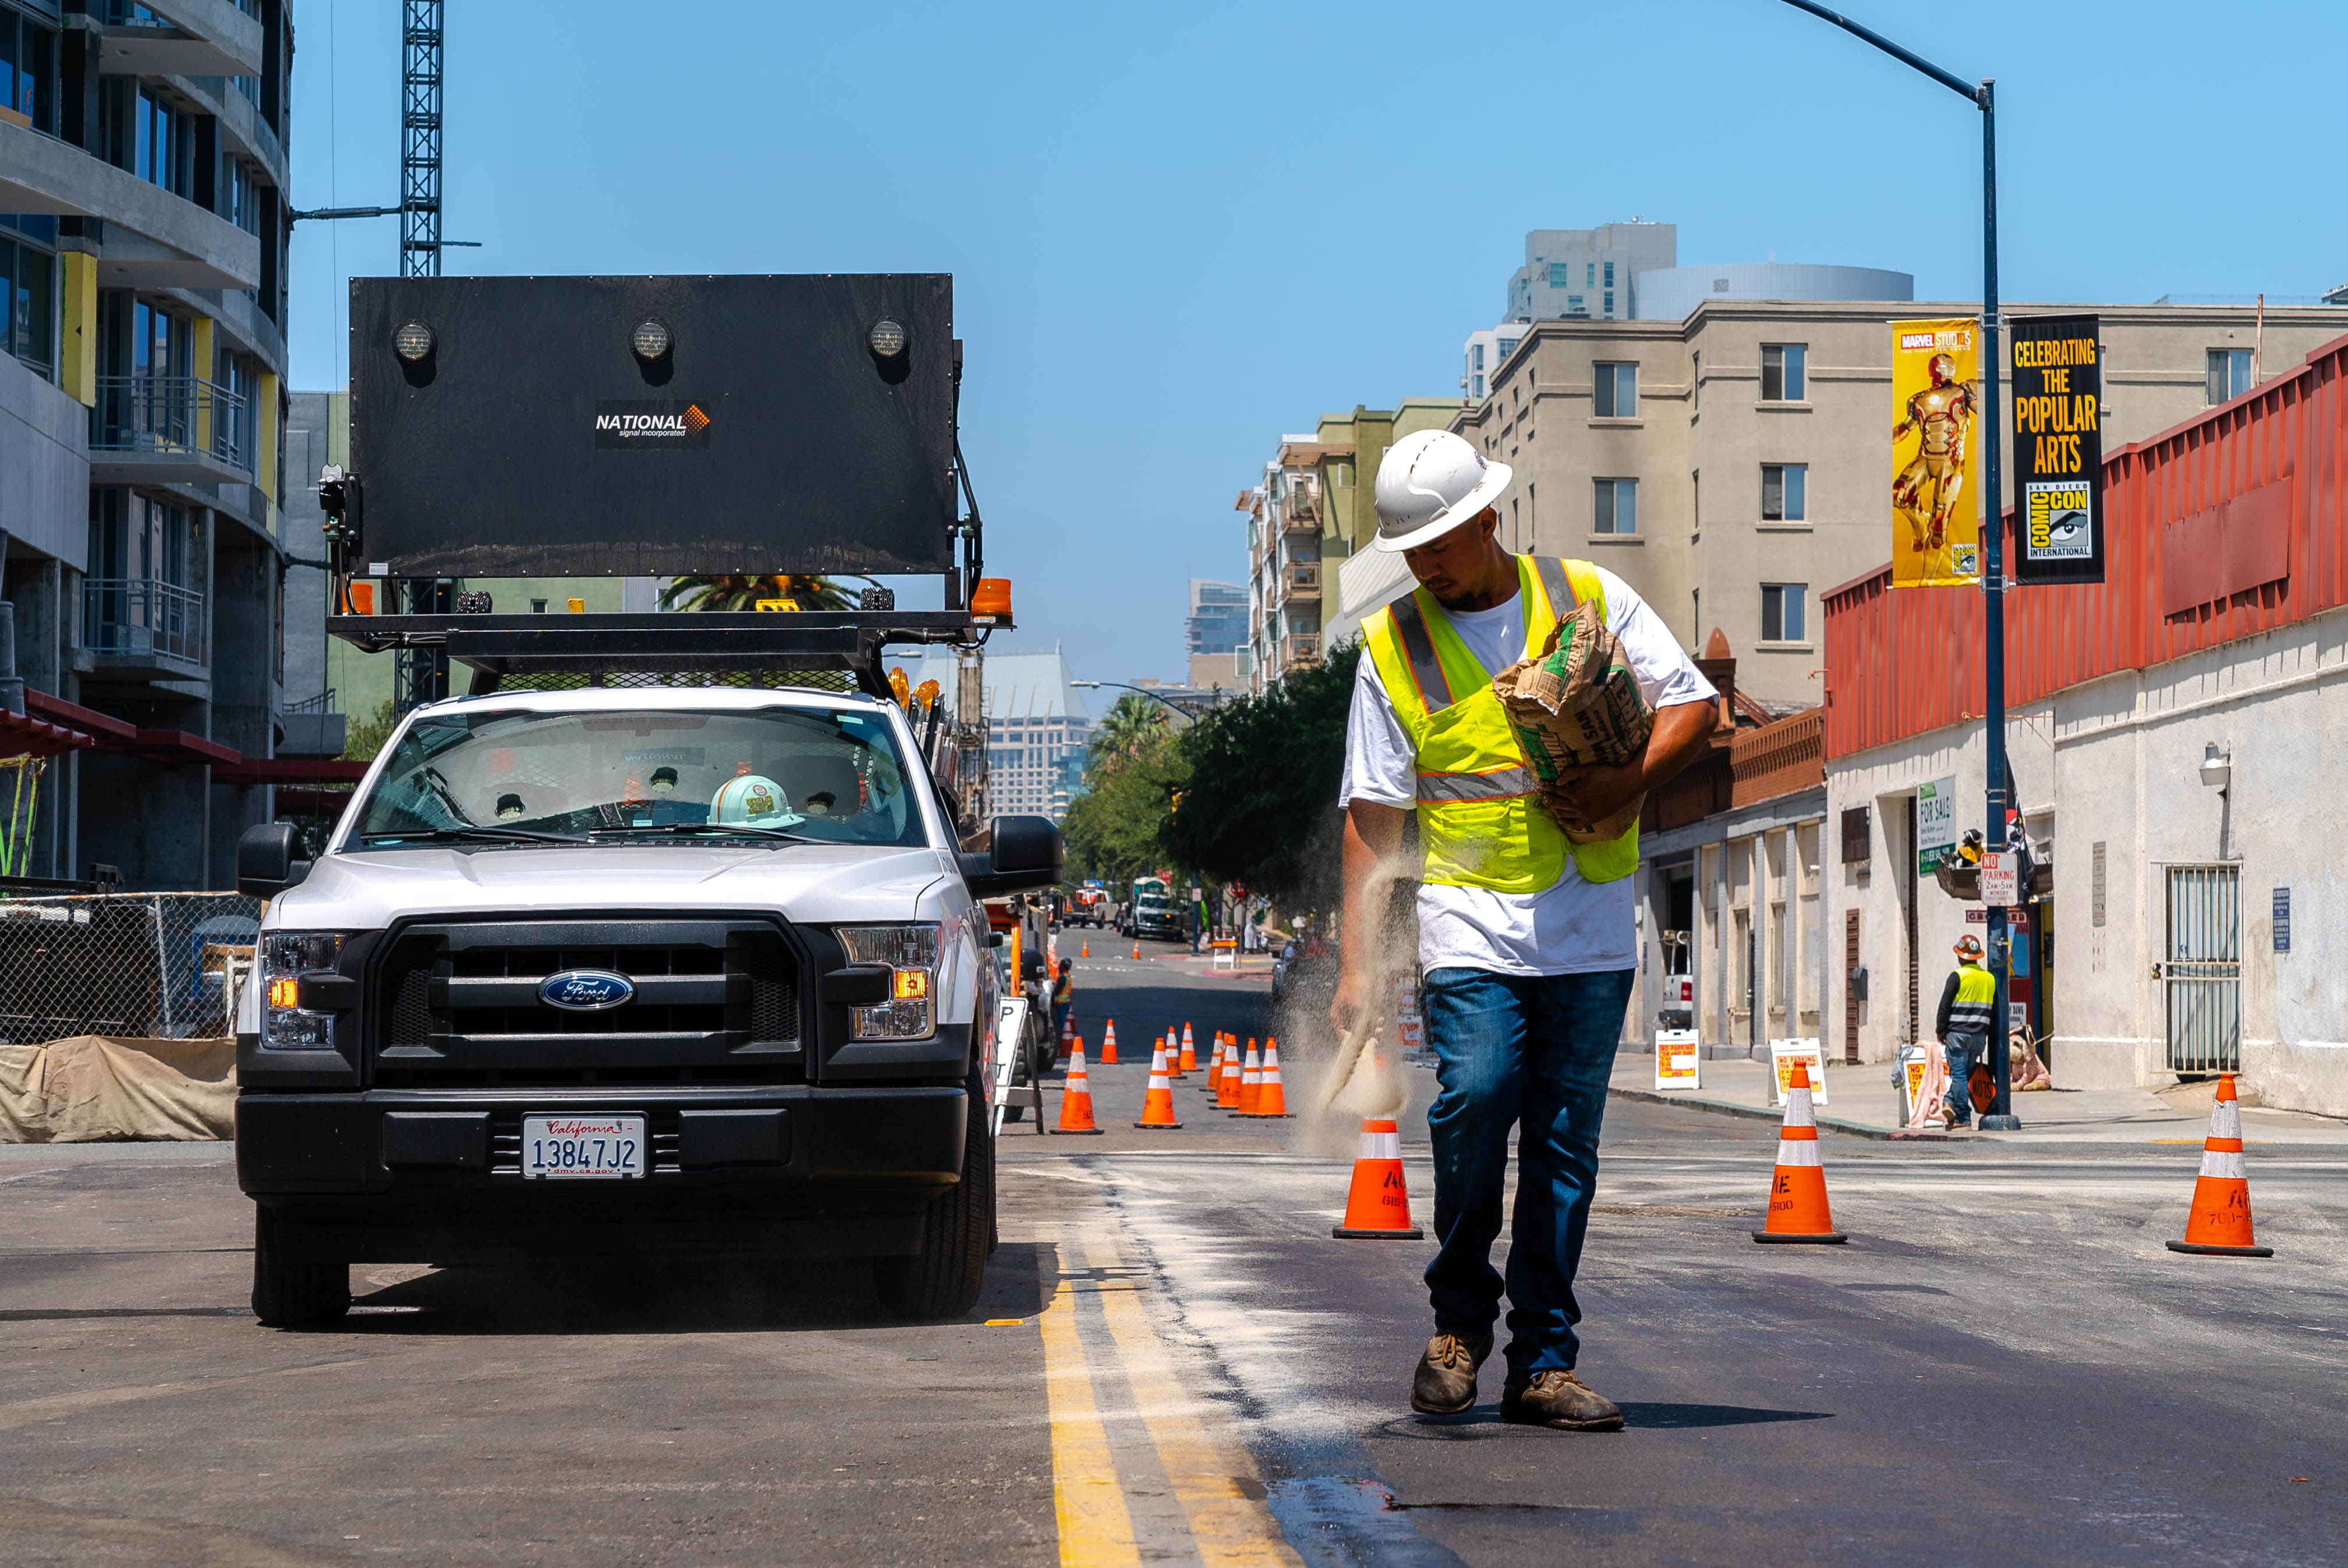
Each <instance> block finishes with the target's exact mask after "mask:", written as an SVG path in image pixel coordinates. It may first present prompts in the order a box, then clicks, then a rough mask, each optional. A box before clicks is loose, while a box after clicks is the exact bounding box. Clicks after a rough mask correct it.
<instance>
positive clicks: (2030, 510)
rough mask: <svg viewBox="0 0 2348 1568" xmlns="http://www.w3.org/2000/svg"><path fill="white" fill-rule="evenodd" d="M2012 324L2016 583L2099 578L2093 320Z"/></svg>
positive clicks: (2097, 353) (2099, 446)
mask: <svg viewBox="0 0 2348 1568" xmlns="http://www.w3.org/2000/svg"><path fill="white" fill-rule="evenodd" d="M2011 324H2012V326H2013V505H2014V516H2013V556H2012V558H2011V561H2012V571H2013V577H2014V578H2015V579H2016V580H2018V581H2021V582H2101V581H2103V580H2104V485H2103V479H2104V423H2103V403H2104V396H2103V394H2104V365H2103V351H2102V345H2101V344H2100V343H2097V342H2096V318H2095V317H2094V316H2024V317H2022V318H2021V319H2019V320H2017V321H2014V322H2013V323H2011Z"/></svg>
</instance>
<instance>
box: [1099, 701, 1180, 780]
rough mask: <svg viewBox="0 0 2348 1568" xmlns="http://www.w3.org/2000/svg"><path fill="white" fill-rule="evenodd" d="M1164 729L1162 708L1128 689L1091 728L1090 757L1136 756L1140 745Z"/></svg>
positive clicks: (1146, 742)
mask: <svg viewBox="0 0 2348 1568" xmlns="http://www.w3.org/2000/svg"><path fill="white" fill-rule="evenodd" d="M1163 733H1166V711H1165V710H1164V709H1163V708H1161V707H1159V705H1158V704H1157V703H1155V702H1151V701H1150V700H1149V699H1148V698H1147V697H1144V696H1141V695H1139V694H1138V693H1136V692H1127V693H1126V694H1125V695H1124V696H1122V697H1119V698H1118V699H1117V701H1116V702H1114V703H1112V704H1111V705H1110V707H1109V711H1108V712H1106V713H1104V714H1102V715H1101V722H1100V724H1099V726H1098V727H1097V729H1095V730H1094V731H1093V743H1092V753H1093V758H1094V761H1095V763H1096V764H1105V763H1107V762H1109V761H1110V760H1112V759H1114V758H1117V757H1135V756H1139V755H1140V754H1141V749H1142V747H1144V746H1146V745H1148V743H1150V742H1152V741H1154V740H1156V739H1157V738H1158V737H1159V735H1161V734H1163Z"/></svg>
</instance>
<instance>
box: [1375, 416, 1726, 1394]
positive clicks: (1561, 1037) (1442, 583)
mask: <svg viewBox="0 0 2348 1568" xmlns="http://www.w3.org/2000/svg"><path fill="white" fill-rule="evenodd" d="M1509 478H1510V474H1509V468H1508V466H1507V465H1505V464H1501V463H1491V462H1487V461H1486V460H1485V459H1484V457H1483V456H1482V455H1481V454H1479V453H1478V452H1477V451H1476V449H1475V448H1474V447H1472V446H1469V445H1468V443H1467V442H1466V441H1464V440H1462V439H1460V438H1459V437H1458V436H1454V435H1451V434H1450V433H1448V432H1446V431H1421V432H1418V433H1416V434H1414V435H1411V436H1405V437H1404V438H1403V439H1402V440H1401V441H1399V442H1397V443H1395V446H1393V447H1392V448H1390V449H1389V450H1388V451H1387V453H1386V455H1385V460H1384V461H1383V462H1381V463H1380V464H1379V466H1378V474H1377V483H1376V487H1375V506H1376V508H1377V517H1378V534H1377V541H1376V543H1377V548H1380V549H1383V550H1389V551H1398V552H1400V553H1401V555H1402V557H1403V559H1404V561H1405V562H1406V564H1407V565H1408V566H1409V568H1410V570H1411V575H1412V576H1413V577H1415V578H1416V579H1418V587H1417V589H1416V591H1415V592H1413V593H1411V594H1410V595H1409V596H1408V597H1406V598H1405V599H1402V600H1397V601H1396V602H1395V604H1393V605H1392V606H1390V607H1388V608H1387V609H1385V610H1379V611H1378V612H1377V613H1376V614H1375V615H1373V616H1372V617H1371V618H1370V619H1369V620H1368V621H1367V622H1366V623H1365V625H1364V627H1363V645H1364V651H1363V658H1362V661H1361V667H1360V672H1359V674H1358V675H1357V676H1356V679H1355V684H1354V702H1353V710H1352V714H1351V717H1350V720H1349V723H1348V727H1347V734H1346V751H1345V771H1344V784H1343V785H1342V786H1341V791H1340V795H1339V799H1340V802H1341V804H1343V805H1344V809H1345V813H1346V822H1345V833H1344V897H1345V903H1344V930H1343V933H1342V936H1343V938H1344V953H1343V961H1342V967H1341V969H1340V972H1339V979H1338V984H1337V990H1336V997H1335V999H1334V1002H1333V1003H1332V1004H1331V1007H1330V1009H1329V1010H1330V1018H1331V1020H1332V1021H1333V1022H1334V1024H1335V1025H1336V1027H1337V1030H1338V1031H1339V1033H1340V1035H1341V1036H1342V1035H1344V1033H1345V1032H1346V1031H1347V1030H1350V1029H1351V1027H1352V1026H1353V1025H1354V1021H1355V1020H1357V1019H1358V1018H1360V1017H1361V1016H1362V1014H1363V1013H1364V1011H1365V1009H1372V1008H1374V1007H1375V1005H1376V1003H1375V990H1376V988H1377V986H1378V983H1379V977H1378V975H1377V974H1376V972H1375V966H1376V952H1377V948H1378V946H1379V936H1380V932H1379V930H1378V923H1379V918H1380V917H1381V915H1382V914H1383V912H1384V909H1385V890H1386V888H1387V887H1388V886H1390V884H1389V882H1388V880H1387V876H1388V874H1389V873H1388V868H1390V867H1391V866H1392V863H1393V862H1394V861H1395V859H1396V858H1397V857H1398V856H1401V855H1402V854H1403V845H1404V828H1405V826H1406V825H1407V823H1408V821H1409V818H1410V816H1411V815H1412V814H1413V813H1414V812H1416V815H1417V819H1418V845H1417V847H1416V851H1414V852H1413V853H1412V855H1411V859H1410V864H1409V865H1408V866H1406V867H1404V868H1403V869H1402V872H1401V874H1402V875H1404V876H1419V877H1421V878H1422V879H1423V880H1422V885H1421V886H1420V889H1419V892H1418V896H1417V897H1418V904H1417V912H1418V927H1419V939H1418V963H1419V968H1420V969H1421V971H1422V972H1423V974H1424V976H1425V988H1424V994H1425V1006H1424V1013H1425V1020H1426V1037H1427V1040H1428V1042H1429V1043H1430V1044H1431V1045H1432V1046H1433V1047H1434V1049H1435V1052H1436V1055H1437V1063H1438V1065H1437V1083H1438V1085H1439V1087H1438V1091H1437V1095H1436V1099H1435V1103H1434V1104H1433V1106H1432V1107H1430V1108H1429V1110H1428V1112H1427V1130H1428V1132H1429V1133H1430V1134H1431V1135H1432V1138H1433V1141H1434V1144H1435V1227H1436V1235H1437V1242H1438V1244H1439V1248H1438V1250H1437V1254H1436V1256H1435V1261H1434V1262H1433V1263H1431V1264H1430V1265H1428V1266H1427V1270H1426V1287H1427V1295H1428V1297H1429V1300H1430V1301H1431V1303H1432V1305H1433V1307H1434V1309H1435V1330H1436V1331H1435V1337H1434V1338H1433V1339H1431V1340H1430V1341H1429V1342H1428V1344H1427V1348H1426V1355H1425V1356H1423V1357H1422V1358H1420V1360H1419V1364H1418V1368H1417V1371H1416V1374H1415V1376H1414V1378H1413V1379H1412V1383H1411V1394H1410V1402H1411V1407H1412V1408H1413V1409H1416V1410H1420V1411H1423V1412H1426V1413H1429V1414H1439V1415H1449V1414H1457V1413H1459V1412H1461V1411H1464V1410H1467V1409H1469V1408H1470V1407H1472V1406H1473V1405H1474V1403H1475V1401H1476V1374H1477V1370H1478V1368H1479V1367H1480V1366H1481V1365H1482V1363H1483V1361H1484V1358H1486V1357H1487V1356H1488V1355H1489V1354H1490V1352H1491V1348H1492V1337H1493V1325H1494V1323H1495V1321H1496V1319H1497V1318H1498V1315H1499V1299H1500V1295H1501V1291H1502V1289H1503V1286H1504V1285H1505V1288H1506V1290H1507V1293H1508V1296H1509V1307H1510V1310H1509V1335H1510V1340H1509V1347H1508V1351H1507V1360H1508V1374H1507V1378H1506V1379H1505V1383H1504V1386H1503V1389H1502V1392H1501V1399H1500V1415H1501V1419H1504V1420H1509V1421H1516V1422H1520V1423H1524V1424H1528V1425H1536V1426H1550V1427H1560V1428H1565V1429H1569V1430H1584V1431H1612V1430H1617V1429H1619V1428H1620V1427H1621V1426H1622V1411H1621V1410H1620V1409H1617V1408H1616V1406H1615V1405H1614V1403H1613V1402H1612V1400H1610V1399H1606V1398H1605V1397H1603V1396H1602V1395H1601V1394H1598V1393H1596V1392H1595V1391H1593V1390H1592V1389H1590V1388H1589V1387H1588V1386H1587V1385H1585V1384H1583V1383H1582V1382H1581V1379H1580V1378H1578V1377H1577V1376H1576V1375H1575V1371H1574V1368H1575V1365H1576V1362H1577V1361H1578V1359H1579V1358H1580V1353H1581V1342H1580V1340H1579V1338H1578V1337H1576V1335H1575V1333H1574V1325H1575V1324H1576V1323H1578V1322H1579V1321H1580V1320H1581V1307H1579V1306H1578V1305H1576V1303H1575V1301H1574V1296H1573V1277H1574V1272H1575V1269H1576V1267H1577V1266H1578V1265H1579V1263H1580V1260H1581V1246H1582V1237H1583V1233H1584V1231H1585V1230H1586V1228H1587V1226H1588V1224H1589V1217H1590V1201H1591V1192H1592V1189H1593V1187H1594V1185H1595V1183H1596V1178H1597V1170H1598V1134H1599V1122H1600V1118H1601V1115H1602V1113H1603V1112H1604V1110H1605V1104H1606V1084H1607V1079H1608V1077H1609V1075H1610V1073H1611V1071H1612V1067H1613V1063H1614V1048H1615V1044H1616V1042H1617V1041H1618V1040H1620V1039H1621V1038H1622V1018H1623V1013H1624V1010H1625V1009H1626V1008H1627V1006H1628V1004H1629V1002H1630V998H1631V989H1632V981H1633V979H1635V977H1636V971H1637V963H1638V941H1637V935H1636V930H1635V927H1634V919H1633V915H1632V882H1631V872H1632V869H1633V868H1634V867H1635V866H1637V865H1638V860H1639V845H1638V829H1637V827H1636V826H1635V825H1633V826H1632V827H1631V828H1630V829H1628V830H1626V831H1625V832H1624V833H1623V834H1622V835H1621V836H1620V837H1617V838H1613V839H1608V840H1598V841H1592V842H1589V843H1577V842H1573V841H1571V840H1569V839H1568V838H1567V836H1566V835H1565V833H1564V832H1563V831H1562V830H1561V829H1560V826H1559V823H1558V820H1557V819H1556V818H1554V817H1552V816H1551V815H1550V811H1549V809H1548V808H1547V807H1546V806H1545V805H1544V804H1543V803H1542V802H1541V801H1540V799H1539V798H1538V797H1537V796H1536V794H1534V784H1533V778H1532V775H1531V773H1530V770H1529V769H1528V768H1527V767H1526V765H1525V759H1524V756H1523V753H1521V751H1520V750H1519V747H1518V743H1517V741H1516V738H1515V736H1514V734H1513V733H1512V732H1511V731H1510V728H1509V723H1508V722H1507V715H1506V712H1505V710H1504V709H1502V707H1501V706H1500V702H1499V699H1498V697H1496V696H1495V695H1494V694H1493V692H1492V676H1493V675H1494V674H1495V673H1496V672H1497V671H1500V670H1504V669H1506V668H1507V667H1508V666H1509V664H1511V663H1514V662H1515V661H1517V660H1518V659H1519V657H1521V656H1522V655H1523V653H1524V652H1525V651H1526V649H1527V648H1528V647H1531V648H1533V649H1535V650H1538V649H1539V647H1540V644H1541V642H1542V641H1544V640H1545V639H1546V638H1547V637H1548V634H1549V631H1550V627H1551V626H1552V625H1553V624H1554V623H1555V622H1556V620H1558V618H1559V617H1560V616H1561V615H1562V614H1563V613H1564V612H1565V611H1567V610H1570V609H1571V608H1572V606H1573V605H1574V604H1575V603H1577V602H1584V601H1590V602H1594V603H1596V604H1597V606H1598V607H1599V609H1600V610H1601V614H1602V615H1603V616H1604V619H1605V622H1606V625H1607V626H1608V628H1609V629H1610V630H1612V632H1613V633H1614V635H1615V637H1616V638H1617V639H1619V640H1620V641H1621V642H1622V648H1623V651H1624V653H1625V654H1626V656H1627V658H1628V661H1629V662H1630V665H1631V667H1632V671H1633V672H1634V674H1635V675H1636V677H1637V680H1638V683H1639V690H1640V692H1641V694H1642V695H1643V697H1644V698H1645V699H1646V702H1647V704H1648V706H1649V707H1650V708H1652V709H1653V711H1654V716H1655V718H1654V729H1653V736H1652V738H1651V739H1650V740H1649V741H1648V743H1647V746H1646V750H1645V751H1644V753H1643V754H1642V755H1640V756H1639V757H1637V758H1636V759H1634V760H1632V761H1631V762H1628V763H1625V764H1622V766H1619V767H1611V768H1591V769H1585V770H1581V771H1580V772H1578V773H1573V774H1568V775H1567V777H1566V779H1565V781H1564V794H1563V804H1562V805H1561V806H1560V815H1563V816H1565V817H1566V819H1567V820H1570V821H1571V822H1572V823H1574V824H1575V825H1577V826H1586V825H1591V824H1594V823H1598V822H1601V821H1603V820H1604V819H1605V818H1606V817H1608V816H1610V815H1613V814H1614V813H1615V812H1616V811H1618V810H1620V809H1621V808H1622V807H1623V806H1625V805H1627V804H1630V803H1631V802H1632V800H1634V799H1635V798H1637V797H1638V796H1639V795H1640V794H1642V793H1643V792H1645V791H1648V790H1652V789H1653V788H1655V787H1656V786H1657V785H1659V784H1663V782H1664V781H1666V780H1667V779H1669V778H1671V776H1672V775H1673V774H1676V773H1678V772H1679V771H1680V769H1681V768H1682V767H1683V766H1684V765H1685V764H1687V763H1688V762H1689V761H1691V760H1692V759H1693V758H1694V756H1695V755H1696V754H1697V753H1700V752H1702V751H1703V750H1704V748H1705V747H1706V746H1707V745H1708V744H1709V743H1710V741H1711V737H1712V733H1713V730H1714V727H1715V721H1716V715H1717V712H1718V708H1717V699H1716V695H1715V692H1714V691H1713V689H1712V687H1711V685H1710V684H1709V683H1708V682H1706V681H1705V680H1704V676H1703V675H1702V674H1701V673H1699V672H1698V671H1697V670H1696V668H1695V665H1694V663H1693V662H1692V661H1690V660H1689V659H1688V657H1687V654H1686V653H1685V651H1683V650H1682V649H1681V647H1680V645H1679V641H1678V640H1677V639H1675V638H1674V637H1673V635H1672V634H1671V632H1670V631H1669V630H1667V629H1666V628H1665V627H1664V625H1663V620H1662V618H1661V617H1659V616H1657V615H1656V614H1655V612H1654V611H1653V610H1652V609H1650V608H1649V607H1648V606H1647V604H1646V603H1645V602H1644V601H1643V600H1641V599H1640V597H1639V596H1638V594H1637V593H1635V592H1633V591H1632V589H1631V588H1630V587H1629V585H1628V584H1626V583H1624V582H1623V581H1622V579H1620V578H1618V577H1616V576H1614V575H1613V574H1612V572H1608V571H1603V570H1601V569H1598V568H1597V567H1594V566H1592V565H1591V564H1590V563H1589V562H1587V561H1574V560H1558V559H1550V558H1535V557H1532V556H1515V555H1511V554H1509V551H1507V550H1506V549H1504V548H1501V546H1500V543H1499V540H1498V527H1499V517H1498V512H1497V511H1496V510H1495V509H1494V507H1495V503H1496V502H1497V501H1498V499H1499V497H1500V495H1501V493H1502V492H1503V491H1505V490H1506V489H1507V488H1508V487H1509ZM1519 1123H1521V1126H1522V1130H1523V1131H1522V1136H1521V1138H1520V1139H1519V1162H1520V1163H1519V1180H1518V1190H1517V1201H1516V1218H1515V1232H1514V1237H1513V1244H1512V1245H1511V1248H1510V1251H1509V1272H1508V1276H1507V1278H1506V1280H1505V1281H1503V1279H1502V1277H1501V1276H1500V1275H1499V1273H1498V1271H1496V1270H1495V1269H1494V1268H1493V1267H1492V1262H1491V1248H1492V1243H1493V1241H1494V1240H1495V1239H1496V1238H1497V1237H1498V1235H1499V1231H1500V1199H1501V1194H1502V1192H1503V1190H1504V1188H1505V1186H1506V1184H1507V1177H1508V1150H1509V1128H1510V1127H1511V1125H1513V1124H1519Z"/></svg>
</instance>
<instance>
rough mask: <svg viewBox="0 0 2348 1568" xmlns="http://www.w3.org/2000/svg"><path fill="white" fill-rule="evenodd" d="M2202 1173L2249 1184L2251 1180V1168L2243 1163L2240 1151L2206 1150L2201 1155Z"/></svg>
mask: <svg viewBox="0 0 2348 1568" xmlns="http://www.w3.org/2000/svg"><path fill="white" fill-rule="evenodd" d="M2201 1173H2202V1174H2203V1175H2205V1176H2224V1177H2226V1178H2227V1179H2229V1180H2230V1181H2236V1182H2247V1181H2249V1180H2250V1166H2249V1165H2248V1164H2247V1163H2244V1162H2243V1159H2242V1152H2241V1151H2240V1149H2205V1150H2203V1151H2202V1153H2201Z"/></svg>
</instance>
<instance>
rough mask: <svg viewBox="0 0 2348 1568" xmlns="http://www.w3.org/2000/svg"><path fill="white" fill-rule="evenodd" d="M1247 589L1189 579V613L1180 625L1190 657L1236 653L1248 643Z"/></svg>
mask: <svg viewBox="0 0 2348 1568" xmlns="http://www.w3.org/2000/svg"><path fill="white" fill-rule="evenodd" d="M1247 619H1248V595H1247V589H1244V588H1241V587H1240V586H1239V585H1238V584H1237V583H1231V582H1209V581H1207V580H1206V579H1203V578H1195V577H1194V578H1192V579H1190V613H1189V617H1188V618H1187V619H1185V620H1183V622H1182V632H1183V636H1184V638H1185V640H1186V641H1187V643H1188V648H1189V651H1190V652H1192V653H1236V652H1237V651H1239V650H1240V647H1241V644H1243V643H1245V642H1246V641H1247V640H1248V634H1247Z"/></svg>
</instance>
